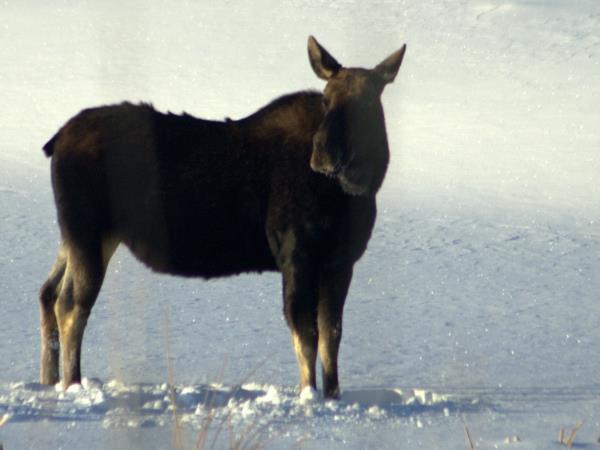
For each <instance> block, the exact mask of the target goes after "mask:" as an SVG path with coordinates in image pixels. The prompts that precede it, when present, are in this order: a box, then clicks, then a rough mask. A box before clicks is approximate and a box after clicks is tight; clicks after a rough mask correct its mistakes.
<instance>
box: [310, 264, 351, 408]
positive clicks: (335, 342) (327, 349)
mask: <svg viewBox="0 0 600 450" xmlns="http://www.w3.org/2000/svg"><path fill="white" fill-rule="evenodd" d="M351 280H352V266H350V267H342V268H336V269H331V270H329V271H325V272H323V273H322V274H321V277H320V282H319V306H318V313H317V314H318V325H319V356H320V358H321V364H322V367H323V395H324V396H325V397H328V398H339V396H340V386H339V380H338V352H339V348H340V342H341V340H342V314H343V312H344V302H345V301H346V295H347V294H348V288H349V287H350V281H351Z"/></svg>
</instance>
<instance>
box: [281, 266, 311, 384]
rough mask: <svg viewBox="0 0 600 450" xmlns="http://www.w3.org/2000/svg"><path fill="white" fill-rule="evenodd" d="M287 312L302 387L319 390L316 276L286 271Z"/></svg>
mask: <svg viewBox="0 0 600 450" xmlns="http://www.w3.org/2000/svg"><path fill="white" fill-rule="evenodd" d="M283 282H284V283H283V284H284V289H283V291H284V313H285V318H286V320H287V323H288V326H289V327H290V331H291V333H292V341H293V344H294V350H295V352H296V359H297V360H298V366H299V369H300V389H301V390H302V389H304V388H306V387H309V386H310V387H312V388H313V389H316V387H317V380H316V376H315V364H316V359H317V343H318V331H317V310H316V307H317V305H316V303H317V302H316V300H317V286H316V280H315V279H314V276H312V275H311V274H310V273H307V272H305V271H302V270H299V269H296V270H289V271H287V270H286V271H283Z"/></svg>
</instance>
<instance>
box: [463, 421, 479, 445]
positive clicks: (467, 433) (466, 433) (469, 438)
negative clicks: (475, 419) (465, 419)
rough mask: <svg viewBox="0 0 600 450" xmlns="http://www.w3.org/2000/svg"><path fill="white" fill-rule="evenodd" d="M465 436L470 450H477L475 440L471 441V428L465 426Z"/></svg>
mask: <svg viewBox="0 0 600 450" xmlns="http://www.w3.org/2000/svg"><path fill="white" fill-rule="evenodd" d="M465 436H466V438H467V442H468V443H469V450H476V448H475V444H474V443H473V439H471V433H470V432H469V427H467V426H466V425H465Z"/></svg>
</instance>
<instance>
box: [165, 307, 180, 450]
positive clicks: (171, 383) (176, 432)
mask: <svg viewBox="0 0 600 450" xmlns="http://www.w3.org/2000/svg"><path fill="white" fill-rule="evenodd" d="M170 330H171V326H170V321H169V311H168V310H165V353H166V355H165V356H166V358H167V387H168V390H169V400H170V401H171V406H172V407H173V436H172V442H171V447H172V448H173V449H175V450H184V449H185V446H184V445H183V427H182V426H181V421H180V420H179V415H178V414H177V395H176V392H175V376H174V375H173V363H172V362H171V333H170Z"/></svg>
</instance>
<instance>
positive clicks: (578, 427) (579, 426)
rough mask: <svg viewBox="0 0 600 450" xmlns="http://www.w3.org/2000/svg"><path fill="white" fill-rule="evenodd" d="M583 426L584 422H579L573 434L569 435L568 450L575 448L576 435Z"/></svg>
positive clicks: (572, 431)
mask: <svg viewBox="0 0 600 450" xmlns="http://www.w3.org/2000/svg"><path fill="white" fill-rule="evenodd" d="M582 426H583V422H582V421H579V422H577V424H575V427H573V429H572V430H571V433H570V434H569V437H568V438H567V442H565V445H566V446H567V448H568V449H569V450H570V449H572V448H573V442H574V441H575V435H576V434H577V432H578V431H579V429H580V428H581V427H582Z"/></svg>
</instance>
